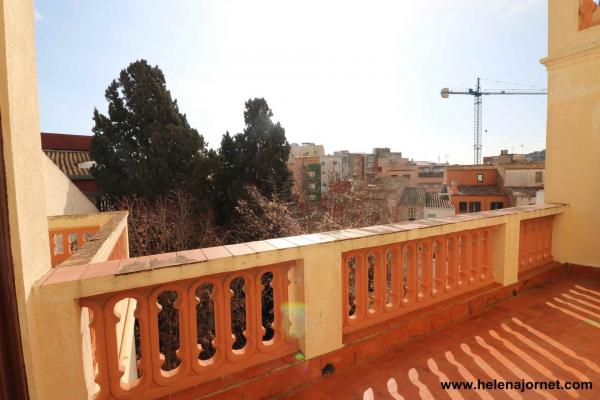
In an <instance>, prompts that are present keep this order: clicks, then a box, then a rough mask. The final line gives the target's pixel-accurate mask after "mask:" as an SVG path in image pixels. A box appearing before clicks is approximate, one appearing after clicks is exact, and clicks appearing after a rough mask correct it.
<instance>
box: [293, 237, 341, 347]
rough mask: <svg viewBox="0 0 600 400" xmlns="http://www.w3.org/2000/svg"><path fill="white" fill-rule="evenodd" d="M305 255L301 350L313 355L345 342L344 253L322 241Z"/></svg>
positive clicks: (337, 246) (337, 247) (334, 245)
mask: <svg viewBox="0 0 600 400" xmlns="http://www.w3.org/2000/svg"><path fill="white" fill-rule="evenodd" d="M305 254H306V257H305V258H304V261H303V263H304V268H303V271H304V279H303V281H304V316H305V317H304V321H305V322H304V335H303V336H302V337H301V339H300V349H301V350H302V352H303V353H304V355H305V356H306V358H314V357H317V356H320V355H322V354H325V353H328V352H330V351H333V350H336V349H339V348H341V347H342V346H343V345H342V320H343V316H342V309H343V308H342V272H341V265H342V252H341V251H340V249H339V245H336V244H329V243H327V244H320V245H318V246H314V249H311V251H307V252H306V253H305Z"/></svg>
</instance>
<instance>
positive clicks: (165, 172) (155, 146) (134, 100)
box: [91, 60, 207, 199]
mask: <svg viewBox="0 0 600 400" xmlns="http://www.w3.org/2000/svg"><path fill="white" fill-rule="evenodd" d="M105 97H106V100H107V101H108V115H104V114H102V113H100V112H99V111H98V110H97V109H94V123H95V125H94V128H93V129H92V131H93V132H94V137H93V139H92V143H91V153H92V158H93V159H94V160H95V161H96V163H97V164H96V166H95V167H94V168H93V169H92V173H93V174H94V176H95V178H96V180H97V182H98V186H99V189H100V192H101V193H102V194H103V195H108V196H109V197H111V198H113V199H115V198H121V197H130V196H132V195H138V196H143V197H148V198H153V197H155V196H157V195H159V194H161V193H162V194H164V193H167V192H169V191H171V190H178V189H182V188H184V189H187V188H192V187H196V188H197V187H198V186H200V187H202V186H204V184H203V183H198V182H194V180H196V181H198V180H200V181H203V180H206V175H204V176H195V175H197V174H198V172H203V171H204V170H205V168H203V163H204V162H205V161H206V159H207V151H206V143H205V142H204V138H203V137H202V136H201V135H199V134H198V132H197V131H196V130H195V129H193V128H191V127H190V125H189V123H188V121H187V118H186V116H185V114H182V113H181V112H180V111H179V107H178V106H177V100H173V99H172V98H171V94H170V92H169V91H168V90H167V87H166V82H165V77H164V75H163V72H162V71H161V70H160V68H158V66H154V67H152V66H150V65H149V64H148V63H147V62H146V60H139V61H135V62H133V63H131V64H130V65H129V66H128V67H127V68H126V69H124V70H123V71H121V73H120V75H119V77H118V79H115V80H113V81H112V83H111V84H110V85H109V87H108V89H106V92H105Z"/></svg>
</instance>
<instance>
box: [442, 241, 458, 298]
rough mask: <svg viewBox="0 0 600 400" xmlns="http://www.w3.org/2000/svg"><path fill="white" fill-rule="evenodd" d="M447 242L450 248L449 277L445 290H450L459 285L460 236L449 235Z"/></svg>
mask: <svg viewBox="0 0 600 400" xmlns="http://www.w3.org/2000/svg"><path fill="white" fill-rule="evenodd" d="M446 244H447V248H448V250H447V251H448V256H447V258H448V279H447V283H446V285H445V286H446V287H445V291H446V292H450V291H452V290H453V289H455V288H456V287H457V285H458V236H457V235H454V234H453V235H449V236H448V237H447V240H446Z"/></svg>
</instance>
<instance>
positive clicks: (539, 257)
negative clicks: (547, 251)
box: [535, 218, 545, 265]
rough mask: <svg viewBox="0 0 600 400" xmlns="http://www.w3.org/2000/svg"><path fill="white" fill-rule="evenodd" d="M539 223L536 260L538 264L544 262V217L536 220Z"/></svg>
mask: <svg viewBox="0 0 600 400" xmlns="http://www.w3.org/2000/svg"><path fill="white" fill-rule="evenodd" d="M535 224H536V225H537V235H536V238H535V260H536V265H540V264H541V263H542V258H543V257H544V234H545V229H544V228H545V227H544V219H543V218H538V219H537V220H536V221H535Z"/></svg>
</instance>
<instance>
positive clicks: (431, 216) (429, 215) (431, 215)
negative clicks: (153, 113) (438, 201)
mask: <svg viewBox="0 0 600 400" xmlns="http://www.w3.org/2000/svg"><path fill="white" fill-rule="evenodd" d="M427 218H435V214H431V213H429V214H427Z"/></svg>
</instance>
